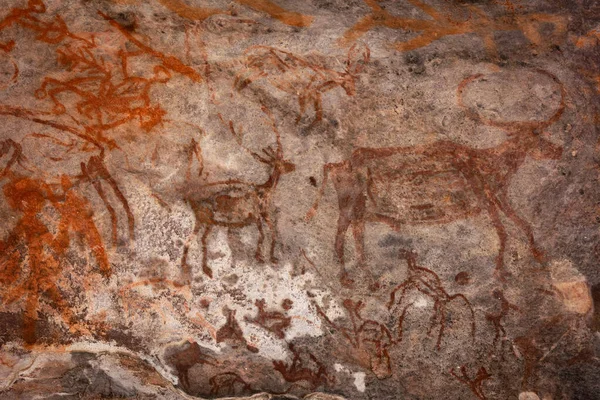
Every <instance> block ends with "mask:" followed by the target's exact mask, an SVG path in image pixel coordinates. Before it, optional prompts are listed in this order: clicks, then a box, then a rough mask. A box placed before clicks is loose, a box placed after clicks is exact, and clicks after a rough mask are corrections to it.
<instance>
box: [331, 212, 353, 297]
mask: <svg viewBox="0 0 600 400" xmlns="http://www.w3.org/2000/svg"><path fill="white" fill-rule="evenodd" d="M349 227H350V218H348V217H347V216H345V215H343V214H342V213H340V216H339V218H338V228H337V233H336V236H335V254H336V256H337V259H338V262H339V263H340V265H341V267H342V271H341V276H340V281H341V283H342V285H344V286H350V285H352V283H353V282H352V280H351V279H350V278H349V276H348V272H347V271H346V266H345V262H344V244H345V242H346V232H347V231H348V228H349Z"/></svg>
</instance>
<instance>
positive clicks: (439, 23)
mask: <svg viewBox="0 0 600 400" xmlns="http://www.w3.org/2000/svg"><path fill="white" fill-rule="evenodd" d="M408 1H409V2H410V3H411V4H412V5H414V6H415V7H417V8H418V9H420V10H421V11H423V12H424V13H425V14H427V15H428V16H429V17H430V18H429V19H413V18H403V17H399V16H394V15H392V14H390V13H389V12H388V11H387V10H385V9H384V8H383V7H382V6H380V5H379V3H378V2H377V0H364V2H365V3H366V4H367V5H368V6H369V7H370V8H371V14H369V15H367V16H365V17H363V18H362V19H361V20H360V21H359V22H357V23H356V24H355V25H354V26H353V27H352V28H350V29H349V30H348V31H346V33H344V36H343V37H342V38H341V39H340V44H342V45H346V44H348V43H351V42H353V41H355V40H357V39H358V38H360V37H361V36H363V35H364V34H366V33H367V32H368V31H370V30H372V29H374V28H376V27H385V28H390V29H399V30H404V31H413V32H419V34H418V36H416V37H414V38H412V39H409V40H407V41H405V42H396V43H395V44H394V45H393V47H394V48H396V49H397V50H399V51H410V50H415V49H418V48H421V47H425V46H427V45H429V44H431V43H432V42H434V41H437V40H440V39H442V38H444V37H445V36H450V35H463V34H468V33H474V34H477V35H478V36H480V37H481V38H482V39H483V42H484V45H485V48H486V50H487V52H488V54H490V55H492V56H497V49H496V43H495V40H494V32H497V31H517V30H520V31H522V32H523V34H524V35H525V36H526V37H527V39H528V40H529V41H530V42H531V43H532V44H533V45H535V46H541V45H543V44H544V43H546V42H548V40H547V39H552V37H550V38H545V37H543V36H542V34H541V33H540V28H541V26H542V25H543V24H546V23H550V24H552V25H553V26H554V32H553V34H552V36H554V37H559V36H561V35H564V34H565V33H566V30H567V21H566V19H565V18H564V17H562V16H558V15H551V14H523V15H518V14H514V13H511V14H510V15H506V16H504V17H502V18H498V19H492V18H490V17H488V16H487V15H486V14H485V13H484V12H483V11H482V10H481V9H480V8H478V7H476V6H465V9H466V10H467V11H468V12H469V17H468V18H466V19H465V20H463V21H457V20H455V19H454V18H453V16H452V15H450V14H444V13H441V12H439V11H438V10H437V9H435V8H434V7H432V6H430V5H428V4H425V3H423V2H421V1H419V0H408Z"/></svg>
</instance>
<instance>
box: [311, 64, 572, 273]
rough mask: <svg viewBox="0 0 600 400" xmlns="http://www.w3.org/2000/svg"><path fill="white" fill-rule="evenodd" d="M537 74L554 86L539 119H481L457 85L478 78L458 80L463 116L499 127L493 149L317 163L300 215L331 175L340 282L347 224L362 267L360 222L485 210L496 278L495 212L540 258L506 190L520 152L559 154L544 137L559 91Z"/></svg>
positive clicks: (413, 220)
mask: <svg viewBox="0 0 600 400" xmlns="http://www.w3.org/2000/svg"><path fill="white" fill-rule="evenodd" d="M536 72H538V73H540V74H542V75H545V76H548V77H550V78H551V79H552V80H553V81H554V82H555V83H556V84H557V85H558V86H559V88H560V91H561V100H560V105H559V106H558V109H557V110H556V112H555V113H554V115H552V116H551V117H550V118H549V119H548V120H546V121H526V122H498V121H492V120H486V119H484V118H482V117H481V116H479V115H477V114H476V113H474V112H473V111H471V110H469V109H468V108H467V107H465V106H464V104H463V100H462V92H463V90H464V88H465V87H466V86H467V85H468V84H469V83H471V82H473V81H474V80H476V79H479V78H480V77H481V76H482V75H473V76H471V77H469V78H467V79H465V80H464V81H463V82H462V83H461V84H460V85H459V87H458V102H459V105H461V106H463V107H464V108H465V110H466V111H467V114H468V115H469V116H470V117H471V118H473V119H475V120H476V121H478V122H481V123H482V124H485V125H489V126H494V127H497V128H500V129H502V130H504V131H505V132H506V134H507V136H508V139H507V140H506V141H505V142H503V143H502V144H500V145H498V146H496V147H492V148H488V149H476V148H472V147H468V146H464V145H461V144H457V143H454V142H451V141H438V142H435V143H433V144H430V145H424V146H415V147H387V148H357V149H356V150H355V151H354V152H353V153H352V155H351V157H350V158H349V159H347V160H345V161H342V162H339V163H329V164H326V165H325V166H324V167H323V181H322V183H321V187H320V189H319V192H318V195H317V199H316V201H315V203H314V205H313V207H312V208H311V209H310V210H309V211H308V213H307V219H310V218H312V217H313V216H314V215H315V213H316V211H317V207H318V205H319V201H320V199H321V197H322V196H323V192H324V190H325V187H326V185H327V179H328V178H331V179H332V181H333V185H334V188H335V190H336V192H337V198H338V208H339V217H338V224H337V233H336V237H335V253H336V256H337V258H338V260H339V262H340V263H341V265H342V283H346V284H348V283H350V282H349V281H347V273H346V271H345V268H344V244H345V236H346V232H347V231H348V228H350V227H352V233H353V235H354V240H355V248H356V253H357V256H358V261H359V265H361V266H364V263H365V249H364V230H365V223H366V222H382V223H385V224H387V225H389V226H391V227H392V228H393V229H395V230H400V229H401V228H402V227H403V226H405V225H417V224H439V223H447V222H451V221H454V220H458V219H464V218H467V217H471V216H475V215H477V214H480V213H481V212H486V213H487V214H488V215H489V217H490V219H491V221H492V224H493V225H494V228H495V229H496V232H497V233H498V236H499V239H500V250H499V254H498V256H497V257H496V272H497V273H498V274H499V275H500V276H503V275H504V274H505V273H506V271H505V268H504V261H503V256H504V251H505V249H506V243H507V238H508V234H507V231H506V228H505V226H504V223H503V222H502V219H501V217H500V212H502V213H503V214H504V216H506V217H507V218H508V219H510V220H511V221H512V222H513V223H514V224H515V225H516V226H517V227H518V228H519V229H520V230H521V231H522V232H523V233H524V234H525V235H526V237H527V241H528V243H529V247H530V249H531V252H532V254H533V255H534V256H535V258H536V259H537V260H542V259H543V252H542V251H541V250H540V249H538V248H537V246H536V245H535V240H534V235H533V231H532V229H531V226H530V225H529V223H528V222H527V221H525V220H524V219H523V218H522V217H521V216H520V215H519V214H518V213H517V212H516V211H515V210H514V209H513V207H512V205H511V204H510V201H509V198H508V193H507V191H508V187H509V184H510V181H511V178H512V176H513V175H514V174H515V173H516V172H517V170H518V169H519V167H520V166H521V165H522V164H523V162H524V161H525V159H526V158H527V156H531V157H533V158H534V159H558V158H560V157H561V154H562V148H561V147H560V146H557V145H556V144H554V143H552V142H551V141H549V140H547V139H546V138H545V137H544V136H545V135H546V134H545V133H543V130H544V129H545V128H547V127H548V126H550V125H552V124H553V123H555V122H556V121H557V120H558V119H559V118H560V117H561V115H562V113H563V111H564V108H565V103H564V97H565V96H564V88H563V86H562V84H561V83H560V81H559V80H558V78H556V77H555V76H554V75H552V74H550V73H549V72H546V71H541V70H538V71H536ZM394 196H395V197H394Z"/></svg>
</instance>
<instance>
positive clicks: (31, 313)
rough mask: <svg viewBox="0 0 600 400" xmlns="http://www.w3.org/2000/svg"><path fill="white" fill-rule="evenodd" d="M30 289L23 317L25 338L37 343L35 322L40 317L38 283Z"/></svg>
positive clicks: (26, 341) (26, 340)
mask: <svg viewBox="0 0 600 400" xmlns="http://www.w3.org/2000/svg"><path fill="white" fill-rule="evenodd" d="M34 286H35V287H33V288H30V289H29V293H27V304H26V306H25V314H24V317H23V340H25V343H27V344H35V342H36V333H35V323H36V321H37V317H38V305H39V295H40V294H39V293H38V290H37V289H38V285H37V284H36V285H34Z"/></svg>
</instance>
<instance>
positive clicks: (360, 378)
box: [352, 372, 366, 393]
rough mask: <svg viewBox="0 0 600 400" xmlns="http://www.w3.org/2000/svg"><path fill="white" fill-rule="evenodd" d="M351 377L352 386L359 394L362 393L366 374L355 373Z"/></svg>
mask: <svg viewBox="0 0 600 400" xmlns="http://www.w3.org/2000/svg"><path fill="white" fill-rule="evenodd" d="M352 376H354V386H356V390H358V391H359V392H361V393H362V392H364V391H365V376H366V374H365V373H364V372H355V373H354V374H352Z"/></svg>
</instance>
